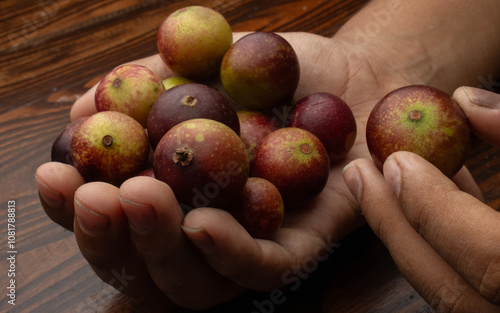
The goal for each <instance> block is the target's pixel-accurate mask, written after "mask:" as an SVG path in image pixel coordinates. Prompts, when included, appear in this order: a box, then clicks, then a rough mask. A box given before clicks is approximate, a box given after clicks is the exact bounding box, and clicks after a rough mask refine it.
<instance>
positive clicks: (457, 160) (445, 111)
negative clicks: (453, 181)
mask: <svg viewBox="0 0 500 313" xmlns="http://www.w3.org/2000/svg"><path fill="white" fill-rule="evenodd" d="M366 142H367V145H368V149H369V150H370V153H371V155H372V158H373V160H374V162H375V164H376V165H377V166H378V168H379V169H380V170H382V168H383V164H384V162H385V160H386V159H387V157H388V156H389V155H391V154H392V153H393V152H396V151H410V152H414V153H416V154H418V155H420V156H422V157H423V158H424V159H426V160H427V161H429V162H430V163H432V164H434V165H435V166H436V167H437V168H439V169H440V170H441V171H442V172H443V173H444V174H445V175H446V176H448V177H452V176H454V175H455V174H456V173H457V172H458V171H459V170H460V168H462V165H463V164H464V162H465V159H466V157H467V154H468V151H469V146H470V131H469V124H468V121H467V118H466V116H465V114H464V112H463V111H462V109H461V108H460V106H459V105H458V104H457V103H456V102H455V100H453V98H452V97H450V96H449V95H448V94H447V93H445V92H443V91H441V90H438V89H436V88H433V87H429V86H422V85H412V86H406V87H402V88H399V89H396V90H394V91H392V92H390V93H389V94H387V95H386V96H384V97H383V98H382V99H381V100H380V101H379V102H378V103H377V104H376V105H375V107H374V108H373V110H372V112H371V114H370V116H369V118H368V122H367V126H366Z"/></svg>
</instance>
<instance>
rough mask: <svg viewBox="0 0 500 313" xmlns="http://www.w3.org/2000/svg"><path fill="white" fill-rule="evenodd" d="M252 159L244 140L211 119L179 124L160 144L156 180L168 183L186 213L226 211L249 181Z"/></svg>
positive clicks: (157, 151)
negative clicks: (210, 209)
mask: <svg viewBox="0 0 500 313" xmlns="http://www.w3.org/2000/svg"><path fill="white" fill-rule="evenodd" d="M248 167H249V164H248V155H247V152H246V150H245V145H244V144H243V142H242V141H241V139H240V137H239V136H238V135H237V134H236V133H235V132H234V131H233V130H232V129H231V128H229V127H228V126H226V125H224V124H222V123H220V122H217V121H214V120H210V119H192V120H188V121H185V122H182V123H180V124H177V125H176V126H174V127H173V128H172V129H170V130H169V131H168V132H167V133H166V134H165V136H163V138H162V139H161V141H160V142H159V144H158V146H157V148H156V151H155V155H154V174H155V177H156V178H157V179H159V180H161V181H164V182H165V183H167V184H168V185H169V186H170V187H171V188H172V190H173V191H174V194H175V196H176V197H177V200H178V201H179V203H180V204H181V207H183V208H184V209H185V210H188V211H189V210H191V209H193V208H197V207H205V206H211V207H218V208H224V207H226V206H227V205H228V204H229V203H231V201H233V200H234V199H235V197H237V196H238V195H239V194H240V193H241V191H242V190H243V188H244V187H245V184H246V181H247V179H248Z"/></svg>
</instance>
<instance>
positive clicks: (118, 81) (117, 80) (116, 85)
mask: <svg viewBox="0 0 500 313" xmlns="http://www.w3.org/2000/svg"><path fill="white" fill-rule="evenodd" d="M121 84H122V80H121V79H120V78H116V79H115V80H114V81H113V87H115V88H118V87H120V86H121Z"/></svg>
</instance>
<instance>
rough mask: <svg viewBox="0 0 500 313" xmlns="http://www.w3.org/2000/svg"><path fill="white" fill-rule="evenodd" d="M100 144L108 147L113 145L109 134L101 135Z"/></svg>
mask: <svg viewBox="0 0 500 313" xmlns="http://www.w3.org/2000/svg"><path fill="white" fill-rule="evenodd" d="M102 144H103V145H104V146H105V147H106V148H109V147H111V146H112V145H113V137H112V136H111V135H106V136H104V137H102Z"/></svg>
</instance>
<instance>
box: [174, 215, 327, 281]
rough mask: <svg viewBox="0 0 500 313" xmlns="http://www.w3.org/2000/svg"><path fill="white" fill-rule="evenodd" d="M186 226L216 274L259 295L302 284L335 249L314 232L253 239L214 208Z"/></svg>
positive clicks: (281, 231)
mask: <svg viewBox="0 0 500 313" xmlns="http://www.w3.org/2000/svg"><path fill="white" fill-rule="evenodd" d="M183 225H184V226H185V229H186V235H187V236H188V237H189V239H190V240H191V241H192V242H193V243H194V244H195V245H196V246H197V247H198V248H199V249H200V251H202V253H203V255H204V256H205V258H206V259H207V261H208V262H209V263H210V265H211V266H212V267H213V268H214V269H215V270H216V271H217V272H218V273H220V274H221V275H223V276H225V277H228V278H229V279H231V280H232V281H235V282H236V283H238V284H239V285H241V286H244V287H246V288H250V289H254V290H259V291H270V290H273V289H275V288H278V287H281V286H283V285H285V284H288V283H292V282H296V281H297V280H299V279H300V278H304V276H305V275H308V274H307V273H310V272H311V271H308V270H304V268H310V267H314V266H317V265H318V263H319V262H321V261H322V260H324V259H326V258H327V257H328V255H329V253H331V251H332V249H333V248H334V245H329V244H328V243H326V242H323V241H321V240H320V239H318V235H317V234H315V233H314V232H313V231H303V230H300V229H296V228H294V229H291V228H287V227H282V228H280V229H279V230H278V232H277V233H276V235H275V237H274V238H273V240H264V239H254V238H252V237H251V236H250V235H249V234H248V232H246V231H245V229H244V228H243V227H242V226H241V225H240V224H239V223H238V222H237V221H236V220H235V219H234V218H233V217H232V216H231V215H230V214H229V213H228V212H226V211H223V210H218V209H213V208H199V209H196V210H193V211H191V212H189V213H188V214H187V215H186V218H185V220H184V224H183ZM228 260H231V261H230V262H228ZM303 261H304V262H305V264H304V262H303Z"/></svg>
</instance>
